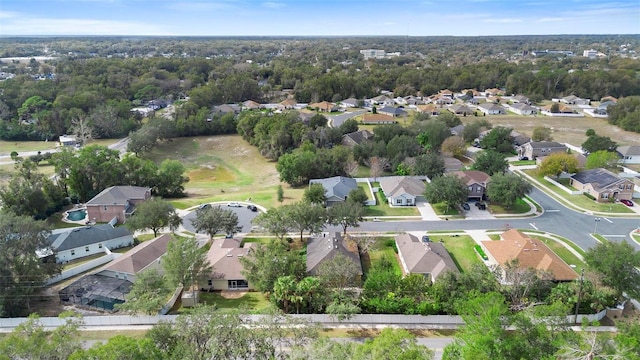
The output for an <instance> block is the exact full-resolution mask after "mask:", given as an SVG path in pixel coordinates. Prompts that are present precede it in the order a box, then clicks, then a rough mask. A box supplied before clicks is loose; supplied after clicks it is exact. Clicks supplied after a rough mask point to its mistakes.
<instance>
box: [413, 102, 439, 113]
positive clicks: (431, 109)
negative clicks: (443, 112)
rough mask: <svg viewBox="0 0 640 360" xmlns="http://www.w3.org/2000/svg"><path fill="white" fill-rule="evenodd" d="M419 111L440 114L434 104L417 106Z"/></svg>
mask: <svg viewBox="0 0 640 360" xmlns="http://www.w3.org/2000/svg"><path fill="white" fill-rule="evenodd" d="M417 108H418V111H420V112H428V113H433V114H436V113H439V112H440V111H439V110H438V107H437V106H435V105H434V104H426V105H417Z"/></svg>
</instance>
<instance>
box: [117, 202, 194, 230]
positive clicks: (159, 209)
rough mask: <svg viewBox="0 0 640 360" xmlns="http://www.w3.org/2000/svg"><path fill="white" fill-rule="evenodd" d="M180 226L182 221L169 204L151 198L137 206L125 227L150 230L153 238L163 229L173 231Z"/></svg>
mask: <svg viewBox="0 0 640 360" xmlns="http://www.w3.org/2000/svg"><path fill="white" fill-rule="evenodd" d="M180 224H182V219H181V218H180V216H178V214H177V213H176V209H175V208H174V207H173V205H171V203H170V202H168V201H166V200H163V199H161V198H157V197H152V198H151V199H148V200H146V201H144V202H143V203H140V204H138V205H137V208H136V212H135V214H134V215H133V216H131V217H130V218H129V219H128V220H127V222H126V223H125V225H126V226H127V228H129V230H131V231H136V230H147V229H148V230H151V231H153V236H154V237H156V236H158V232H159V231H160V230H162V229H164V228H169V229H171V230H175V229H177V228H178V226H180Z"/></svg>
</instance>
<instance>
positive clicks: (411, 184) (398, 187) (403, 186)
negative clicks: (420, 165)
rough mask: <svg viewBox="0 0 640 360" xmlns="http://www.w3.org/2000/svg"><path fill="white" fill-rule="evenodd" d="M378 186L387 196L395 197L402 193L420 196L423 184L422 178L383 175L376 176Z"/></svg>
mask: <svg viewBox="0 0 640 360" xmlns="http://www.w3.org/2000/svg"><path fill="white" fill-rule="evenodd" d="M378 180H379V181H380V187H381V188H382V191H384V193H385V195H386V196H387V197H396V196H400V195H402V194H410V195H413V196H422V193H424V190H425V184H424V182H423V181H422V180H418V179H416V178H412V177H408V176H385V177H382V178H378Z"/></svg>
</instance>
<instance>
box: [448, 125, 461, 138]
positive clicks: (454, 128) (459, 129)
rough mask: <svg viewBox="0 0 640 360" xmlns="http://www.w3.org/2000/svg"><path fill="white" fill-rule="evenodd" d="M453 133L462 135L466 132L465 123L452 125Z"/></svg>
mask: <svg viewBox="0 0 640 360" xmlns="http://www.w3.org/2000/svg"><path fill="white" fill-rule="evenodd" d="M450 130H451V135H457V136H462V135H463V133H464V125H462V124H461V125H456V126H454V127H452V128H451V129H450Z"/></svg>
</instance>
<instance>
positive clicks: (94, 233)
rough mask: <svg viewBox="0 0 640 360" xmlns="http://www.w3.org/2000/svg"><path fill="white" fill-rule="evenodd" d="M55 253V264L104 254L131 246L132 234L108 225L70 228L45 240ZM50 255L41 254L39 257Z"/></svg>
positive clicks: (123, 228) (121, 227)
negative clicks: (107, 250)
mask: <svg viewBox="0 0 640 360" xmlns="http://www.w3.org/2000/svg"><path fill="white" fill-rule="evenodd" d="M47 240H48V241H49V243H50V244H51V249H52V250H53V252H54V253H55V257H56V262H58V263H65V262H68V261H71V260H75V259H79V258H83V257H85V256H90V255H94V254H100V253H104V252H105V250H104V248H107V249H118V248H121V247H126V246H131V245H133V234H132V233H131V232H129V230H127V228H125V227H123V226H120V227H115V228H114V227H113V226H111V225H109V224H102V225H94V226H83V227H78V228H72V229H68V230H65V231H63V232H59V233H56V234H51V235H49V238H48V239H47ZM42 255H43V256H47V255H51V253H48V254H41V256H42Z"/></svg>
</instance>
